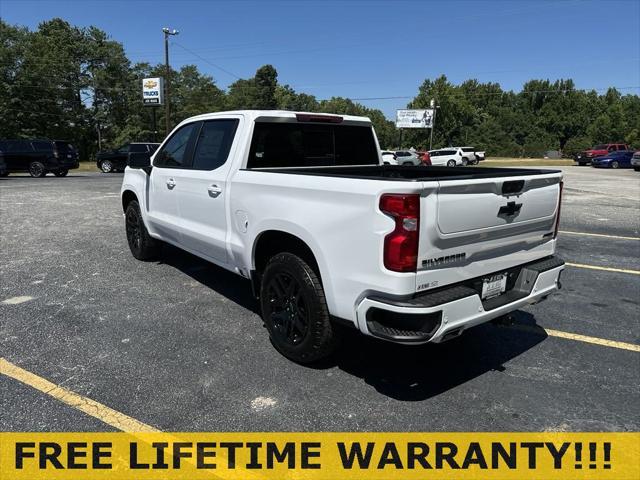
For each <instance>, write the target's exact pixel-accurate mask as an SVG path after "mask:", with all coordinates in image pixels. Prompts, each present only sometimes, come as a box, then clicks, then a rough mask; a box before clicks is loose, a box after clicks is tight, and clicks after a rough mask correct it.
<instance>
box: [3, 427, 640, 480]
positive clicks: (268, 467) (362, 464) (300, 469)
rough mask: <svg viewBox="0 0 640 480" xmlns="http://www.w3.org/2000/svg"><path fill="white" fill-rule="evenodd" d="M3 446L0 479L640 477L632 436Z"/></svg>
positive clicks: (45, 439) (343, 437) (176, 436)
mask: <svg viewBox="0 0 640 480" xmlns="http://www.w3.org/2000/svg"><path fill="white" fill-rule="evenodd" d="M0 444H1V445H2V449H0V478H1V479H3V480H4V479H7V480H9V479H10V480H34V479H38V480H49V479H51V480H77V479H78V478H82V479H84V480H157V479H159V478H162V479H163V480H200V479H202V480H204V479H207V480H211V479H212V478H221V479H230V480H244V479H247V478H250V477H253V476H255V475H256V474H258V475H261V476H262V478H265V479H269V480H282V479H296V480H348V479H357V480H424V479H427V478H429V479H468V480H469V479H478V478H483V479H491V480H516V479H518V480H526V479H532V480H533V479H545V480H556V479H557V480H560V479H562V480H574V479H575V480H578V479H582V480H584V479H598V480H609V479H611V480H613V479H615V480H632V479H633V480H637V479H638V478H640V462H638V456H639V455H640V434H638V433H617V432H602V433H595V432H594V433H580V432H575V433H570V432H536V433H534V432H528V433H523V432H504V433H491V432H486V433H480V432H478V433H473V432H457V433H455V432H441V433H422V432H412V433H390V432H380V433H366V432H324V433H301V432H290V433H285V432H274V433H270V432H260V433H259V432H246V433H215V432H211V433H170V434H164V433H136V434H129V433H122V432H120V433H0ZM43 445H44V446H45V447H44V449H43V448H42V446H43ZM231 451H233V453H232V454H230V452H231ZM52 456H53V457H55V458H54V459H53V460H52V459H51V457H52Z"/></svg>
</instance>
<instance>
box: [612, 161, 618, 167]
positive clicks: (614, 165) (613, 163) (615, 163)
mask: <svg viewBox="0 0 640 480" xmlns="http://www.w3.org/2000/svg"><path fill="white" fill-rule="evenodd" d="M619 166H620V164H619V163H618V162H616V161H613V162H611V168H618V167H619Z"/></svg>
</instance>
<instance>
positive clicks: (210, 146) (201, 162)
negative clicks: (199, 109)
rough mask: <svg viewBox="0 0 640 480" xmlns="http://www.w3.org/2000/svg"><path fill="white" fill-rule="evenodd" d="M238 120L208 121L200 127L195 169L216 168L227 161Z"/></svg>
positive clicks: (194, 155)
mask: <svg viewBox="0 0 640 480" xmlns="http://www.w3.org/2000/svg"><path fill="white" fill-rule="evenodd" d="M237 126H238V120H235V119H228V120H227V119H225V120H211V121H206V122H204V124H203V125H202V128H201V129H200V134H199V135H198V143H197V144H196V149H195V152H194V154H193V166H192V168H193V169H195V170H215V169H216V168H218V167H221V166H222V165H224V164H225V162H226V161H227V157H228V156H229V150H231V144H232V143H233V137H234V135H235V132H236V128H237Z"/></svg>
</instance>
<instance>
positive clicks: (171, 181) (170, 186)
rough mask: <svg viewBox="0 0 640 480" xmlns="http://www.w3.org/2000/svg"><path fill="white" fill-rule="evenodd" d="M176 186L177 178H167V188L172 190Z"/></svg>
mask: <svg viewBox="0 0 640 480" xmlns="http://www.w3.org/2000/svg"><path fill="white" fill-rule="evenodd" d="M175 186H176V182H175V180H174V179H173V178H170V179H169V180H167V188H168V189H169V190H172V189H173V187H175Z"/></svg>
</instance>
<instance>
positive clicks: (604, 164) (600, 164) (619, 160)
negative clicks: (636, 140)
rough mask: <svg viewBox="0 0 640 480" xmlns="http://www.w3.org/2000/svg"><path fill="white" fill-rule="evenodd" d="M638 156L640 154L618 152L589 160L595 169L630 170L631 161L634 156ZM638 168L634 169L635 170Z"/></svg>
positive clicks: (629, 151)
mask: <svg viewBox="0 0 640 480" xmlns="http://www.w3.org/2000/svg"><path fill="white" fill-rule="evenodd" d="M636 155H638V156H640V152H634V151H633V150H619V151H615V152H611V153H608V154H607V155H602V156H601V157H595V158H593V159H592V160H591V166H592V167H595V168H631V167H633V165H632V164H631V160H632V158H633V157H634V156H636ZM637 168H638V167H634V169H637Z"/></svg>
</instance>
